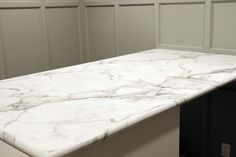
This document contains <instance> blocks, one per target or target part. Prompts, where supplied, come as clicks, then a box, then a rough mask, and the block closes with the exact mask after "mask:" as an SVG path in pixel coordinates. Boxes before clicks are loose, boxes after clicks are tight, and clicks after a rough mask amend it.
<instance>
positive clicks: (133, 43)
mask: <svg viewBox="0 0 236 157" xmlns="http://www.w3.org/2000/svg"><path fill="white" fill-rule="evenodd" d="M119 13H120V15H119V17H120V18H119V46H120V47H119V49H120V53H119V54H127V53H131V52H139V51H143V50H148V49H152V48H154V5H133V6H132V5H131V6H130V5H128V6H120V9H119Z"/></svg>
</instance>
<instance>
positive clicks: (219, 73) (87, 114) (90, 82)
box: [0, 49, 236, 157]
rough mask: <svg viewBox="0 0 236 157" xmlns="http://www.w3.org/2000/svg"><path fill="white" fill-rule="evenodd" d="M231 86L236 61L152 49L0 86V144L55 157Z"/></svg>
mask: <svg viewBox="0 0 236 157" xmlns="http://www.w3.org/2000/svg"><path fill="white" fill-rule="evenodd" d="M235 79H236V56H231V55H221V54H212V53H199V52H186V51H176V50H164V49H154V50H149V51H145V52H140V53H135V54H131V55H126V56H121V57H116V58H111V59H107V60H101V61H96V62H92V63H87V64H82V65H76V66H72V67H67V68H62V69H57V70H52V71H47V72H43V73H37V74H33V75H27V76H23V77H18V78H13V79H8V80H2V81H0V139H1V140H2V141H5V142H7V143H9V144H11V145H12V146H14V147H16V148H18V149H20V150H23V151H24V152H27V153H28V154H30V155H32V156H36V157H60V156H63V155H65V154H68V153H70V152H73V151H75V150H78V149H80V148H82V147H84V146H87V145H89V144H91V143H94V142H96V141H98V140H102V139H104V137H107V136H109V135H111V134H113V133H116V132H118V131H120V130H122V129H124V128H127V127H128V126H131V125H134V124H135V123H137V122H139V121H142V120H144V119H146V118H148V117H151V116H153V115H156V114H158V113H160V112H163V111H165V110H167V109H169V108H172V107H174V106H176V105H180V104H182V103H184V102H186V101H190V100H191V99H193V98H195V97H197V96H200V95H202V94H204V93H208V92H210V91H211V90H213V89H215V88H217V87H220V86H223V85H224V84H226V83H228V82H231V81H233V80H235ZM160 127H161V126H160Z"/></svg>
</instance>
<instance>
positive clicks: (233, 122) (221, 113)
mask: <svg viewBox="0 0 236 157" xmlns="http://www.w3.org/2000/svg"><path fill="white" fill-rule="evenodd" d="M225 89H226V90H218V91H216V92H213V93H212V94H211V96H210V103H209V104H210V108H209V122H210V123H209V156H210V157H221V144H222V143H223V142H224V143H228V144H230V145H231V157H236V92H235V91H234V87H230V88H225ZM228 89H230V90H228Z"/></svg>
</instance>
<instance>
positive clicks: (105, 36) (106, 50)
mask: <svg viewBox="0 0 236 157" xmlns="http://www.w3.org/2000/svg"><path fill="white" fill-rule="evenodd" d="M87 22H88V23H87V26H88V28H87V30H88V42H89V43H88V45H89V55H90V60H98V59H104V58H109V57H114V56H115V55H116V45H115V43H116V41H115V14H114V7H113V6H99V7H95V6H94V7H87Z"/></svg>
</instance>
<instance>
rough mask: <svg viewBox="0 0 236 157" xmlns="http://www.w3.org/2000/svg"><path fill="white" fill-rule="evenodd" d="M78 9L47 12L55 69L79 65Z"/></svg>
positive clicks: (50, 50) (57, 9) (55, 9)
mask: <svg viewBox="0 0 236 157" xmlns="http://www.w3.org/2000/svg"><path fill="white" fill-rule="evenodd" d="M78 11H79V10H78V7H68V8H48V9H47V11H46V17H47V28H48V43H49V52H50V54H51V60H52V66H53V68H60V67H65V66H70V65H74V64H79V63H80V61H81V55H80V53H81V52H80V39H79V21H78V20H79V17H78V16H79V13H78Z"/></svg>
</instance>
